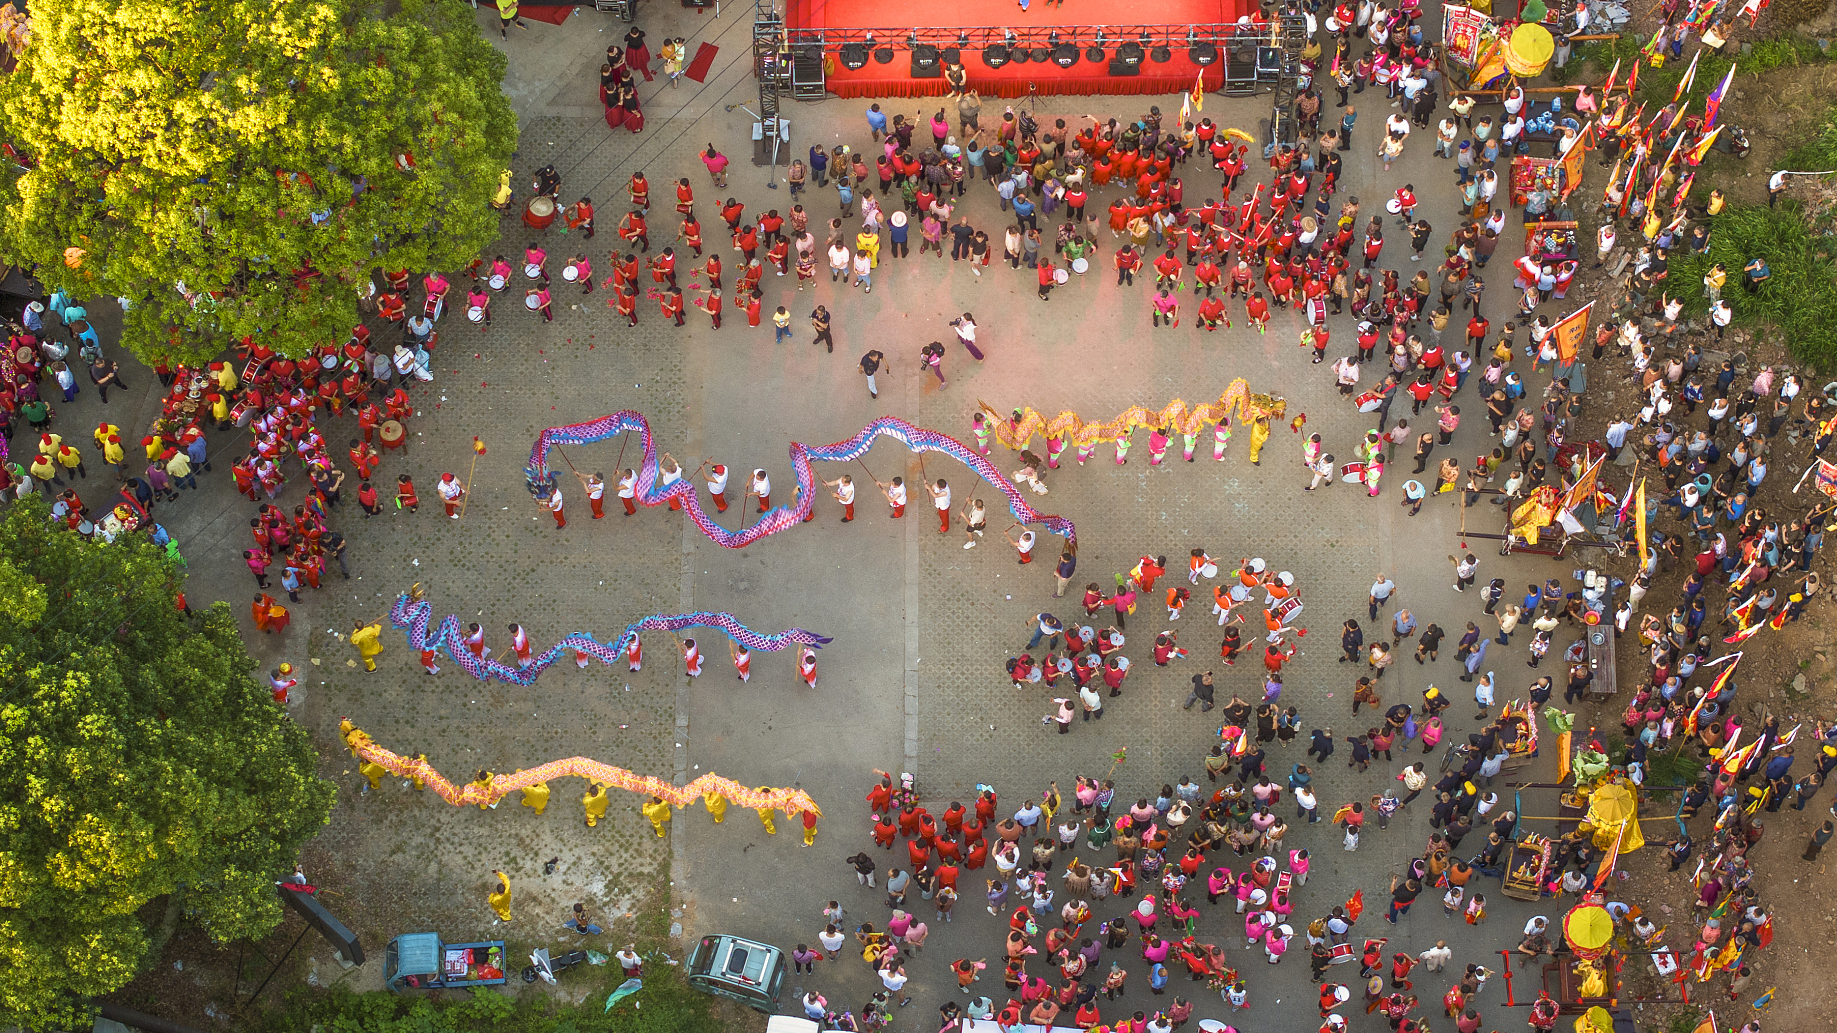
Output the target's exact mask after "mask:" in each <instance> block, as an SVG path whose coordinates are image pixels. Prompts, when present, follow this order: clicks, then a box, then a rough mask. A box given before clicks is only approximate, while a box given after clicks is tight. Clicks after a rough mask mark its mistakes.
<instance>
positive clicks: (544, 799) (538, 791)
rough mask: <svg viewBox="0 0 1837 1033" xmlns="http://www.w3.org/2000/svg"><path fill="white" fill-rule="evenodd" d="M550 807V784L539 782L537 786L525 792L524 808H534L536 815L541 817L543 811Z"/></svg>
mask: <svg viewBox="0 0 1837 1033" xmlns="http://www.w3.org/2000/svg"><path fill="white" fill-rule="evenodd" d="M548 805H549V784H548V783H547V782H537V783H536V784H535V785H533V786H530V787H528V788H527V789H525V790H523V806H525V807H534V808H535V809H536V813H537V814H538V815H540V814H541V813H542V811H543V809H544V808H546V807H547V806H548Z"/></svg>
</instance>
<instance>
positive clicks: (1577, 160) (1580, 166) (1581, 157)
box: [1560, 122, 1595, 200]
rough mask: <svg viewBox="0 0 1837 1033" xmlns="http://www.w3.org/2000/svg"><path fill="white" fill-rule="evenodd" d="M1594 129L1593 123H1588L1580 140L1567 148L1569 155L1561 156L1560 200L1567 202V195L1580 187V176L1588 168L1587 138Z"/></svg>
mask: <svg viewBox="0 0 1837 1033" xmlns="http://www.w3.org/2000/svg"><path fill="white" fill-rule="evenodd" d="M1594 128H1595V127H1594V123H1592V122H1591V123H1589V125H1588V128H1586V129H1584V130H1582V138H1581V139H1579V140H1577V141H1576V142H1575V144H1574V145H1573V146H1571V147H1570V148H1569V153H1567V154H1565V155H1563V160H1562V162H1561V166H1562V169H1563V187H1562V194H1561V197H1560V200H1568V199H1569V195H1570V194H1573V193H1575V190H1576V188H1577V187H1579V186H1581V185H1582V176H1583V174H1584V173H1585V172H1586V171H1587V166H1588V150H1589V148H1588V137H1589V134H1590V133H1592V132H1594Z"/></svg>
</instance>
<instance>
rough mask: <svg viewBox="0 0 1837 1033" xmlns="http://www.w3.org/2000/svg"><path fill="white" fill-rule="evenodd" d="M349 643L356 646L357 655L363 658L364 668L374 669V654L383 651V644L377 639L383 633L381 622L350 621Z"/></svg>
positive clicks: (367, 669)
mask: <svg viewBox="0 0 1837 1033" xmlns="http://www.w3.org/2000/svg"><path fill="white" fill-rule="evenodd" d="M351 623H352V625H353V629H352V631H351V644H352V645H354V646H356V647H357V655H358V656H361V657H363V659H364V670H366V671H372V672H373V671H375V670H376V655H377V654H378V653H381V652H382V651H383V644H382V643H381V642H379V641H377V639H378V636H380V635H381V634H382V633H383V622H382V621H372V622H371V623H369V624H365V623H364V622H363V621H352V622H351Z"/></svg>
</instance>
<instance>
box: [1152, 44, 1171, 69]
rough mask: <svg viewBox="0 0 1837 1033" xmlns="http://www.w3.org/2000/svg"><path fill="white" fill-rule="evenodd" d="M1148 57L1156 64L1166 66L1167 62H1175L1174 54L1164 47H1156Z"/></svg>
mask: <svg viewBox="0 0 1837 1033" xmlns="http://www.w3.org/2000/svg"><path fill="white" fill-rule="evenodd" d="M1148 56H1149V57H1151V58H1153V59H1154V62H1155V64H1158V65H1164V64H1166V63H1167V62H1169V61H1171V60H1173V57H1174V52H1173V51H1171V50H1169V49H1167V48H1166V47H1164V46H1161V47H1155V48H1154V49H1153V50H1150V51H1149V52H1148Z"/></svg>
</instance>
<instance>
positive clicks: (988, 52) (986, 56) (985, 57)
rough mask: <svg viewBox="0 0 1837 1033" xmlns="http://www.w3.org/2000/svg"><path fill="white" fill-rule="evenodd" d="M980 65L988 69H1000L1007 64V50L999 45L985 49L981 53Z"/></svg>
mask: <svg viewBox="0 0 1837 1033" xmlns="http://www.w3.org/2000/svg"><path fill="white" fill-rule="evenodd" d="M982 63H983V64H985V65H988V66H989V67H990V68H1000V67H1001V66H1002V65H1005V64H1007V63H1008V48H1007V47H1004V46H1002V45H1001V44H1000V43H997V44H995V45H994V46H992V47H985V48H984V49H983V51H982Z"/></svg>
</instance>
